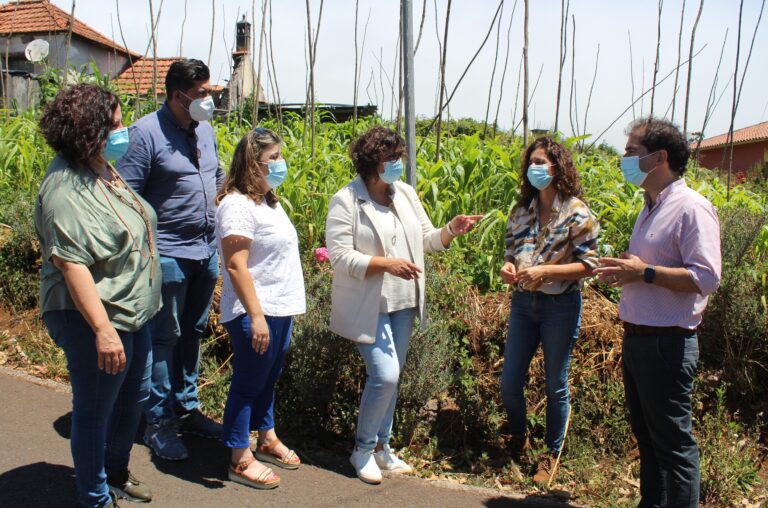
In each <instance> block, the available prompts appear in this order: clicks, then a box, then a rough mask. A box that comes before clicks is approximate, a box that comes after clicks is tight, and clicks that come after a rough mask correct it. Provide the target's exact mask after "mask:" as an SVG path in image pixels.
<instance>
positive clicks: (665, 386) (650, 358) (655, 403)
mask: <svg viewBox="0 0 768 508" xmlns="http://www.w3.org/2000/svg"><path fill="white" fill-rule="evenodd" d="M698 359H699V344H698V339H697V337H696V334H695V333H691V334H690V335H658V336H648V335H628V334H625V335H624V344H623V353H622V367H623V369H624V392H625V394H626V397H627V407H628V409H629V421H630V424H631V426H632V432H633V433H634V434H635V437H636V438H637V446H638V448H639V449H640V496H641V500H640V504H639V507H640V508H651V507H662V506H663V507H670V508H683V507H685V508H688V507H690V508H693V507H697V506H699V447H698V445H697V444H696V440H695V439H694V437H693V424H692V421H691V392H692V391H693V378H694V376H695V374H696V365H697V363H698Z"/></svg>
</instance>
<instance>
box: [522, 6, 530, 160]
mask: <svg viewBox="0 0 768 508" xmlns="http://www.w3.org/2000/svg"><path fill="white" fill-rule="evenodd" d="M523 6H524V7H525V11H524V12H525V14H524V16H523V146H527V145H528V12H529V11H528V8H529V6H528V0H524V1H523Z"/></svg>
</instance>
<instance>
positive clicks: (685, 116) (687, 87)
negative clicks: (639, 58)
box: [683, 0, 704, 139]
mask: <svg viewBox="0 0 768 508" xmlns="http://www.w3.org/2000/svg"><path fill="white" fill-rule="evenodd" d="M702 10H704V0H701V2H700V3H699V12H698V14H696V21H694V23H693V29H692V30H691V46H690V49H689V50H688V78H687V82H686V85H685V109H684V111H683V136H685V139H688V103H689V100H690V97H691V71H692V67H691V65H692V64H693V44H694V41H695V40H696V27H697V26H699V19H701V11H702Z"/></svg>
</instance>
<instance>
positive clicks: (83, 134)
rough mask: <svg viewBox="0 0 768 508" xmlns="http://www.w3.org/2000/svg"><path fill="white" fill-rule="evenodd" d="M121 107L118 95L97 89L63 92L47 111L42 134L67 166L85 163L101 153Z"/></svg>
mask: <svg viewBox="0 0 768 508" xmlns="http://www.w3.org/2000/svg"><path fill="white" fill-rule="evenodd" d="M119 105H120V101H119V99H118V98H117V96H116V95H115V94H113V93H112V92H110V91H109V90H105V89H104V88H101V87H99V86H96V85H91V84H88V83H80V84H77V85H73V86H70V87H67V88H62V89H61V90H59V93H57V94H56V97H55V98H54V99H53V101H51V102H50V103H49V104H48V105H47V106H46V107H45V110H44V111H43V114H42V116H41V117H40V123H39V126H40V132H42V134H43V137H44V138H45V140H46V141H47V142H48V144H49V145H51V148H53V149H54V150H56V151H57V152H58V153H59V154H61V156H62V157H64V159H66V160H67V161H68V162H70V163H85V162H87V161H88V160H89V159H91V158H92V157H95V156H96V155H98V154H99V153H100V152H101V143H102V142H103V141H104V140H106V139H107V136H108V135H109V132H110V131H111V130H112V129H113V127H114V125H113V123H114V122H113V121H112V117H113V115H114V114H115V110H117V107H118V106H119Z"/></svg>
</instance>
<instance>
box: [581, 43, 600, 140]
mask: <svg viewBox="0 0 768 508" xmlns="http://www.w3.org/2000/svg"><path fill="white" fill-rule="evenodd" d="M599 63H600V44H598V45H597V54H596V55H595V73H594V74H593V75H592V84H591V85H590V87H589V95H588V96H587V107H586V108H585V109H584V134H586V133H587V116H589V106H590V104H592V92H593V91H594V89H595V81H596V80H597V67H598V64H599ZM581 148H582V150H583V149H584V140H583V139H582V140H581Z"/></svg>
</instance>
